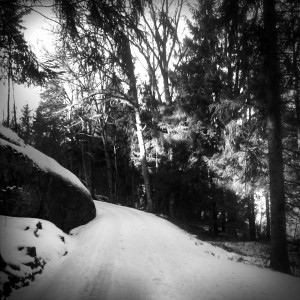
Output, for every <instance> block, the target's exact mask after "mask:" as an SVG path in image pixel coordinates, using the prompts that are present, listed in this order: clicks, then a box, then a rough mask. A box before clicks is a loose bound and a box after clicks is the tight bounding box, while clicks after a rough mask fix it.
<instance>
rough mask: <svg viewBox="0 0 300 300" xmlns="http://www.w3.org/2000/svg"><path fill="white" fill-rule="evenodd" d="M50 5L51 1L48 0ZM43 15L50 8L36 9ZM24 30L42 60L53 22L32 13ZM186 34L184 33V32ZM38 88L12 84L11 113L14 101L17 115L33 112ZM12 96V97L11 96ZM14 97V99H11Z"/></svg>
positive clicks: (2, 98)
mask: <svg viewBox="0 0 300 300" xmlns="http://www.w3.org/2000/svg"><path fill="white" fill-rule="evenodd" d="M48 1H49V2H50V3H51V0H48ZM194 2H195V0H187V1H186V3H189V4H192V3H194ZM43 4H45V2H43ZM36 9H37V10H38V11H39V12H40V13H42V14H43V15H45V16H47V17H50V18H53V17H54V16H53V14H52V11H51V8H49V7H42V8H36ZM182 15H185V16H188V15H190V13H189V9H188V7H187V6H185V7H184V9H183V11H182ZM22 25H23V26H24V27H25V28H26V30H25V32H24V35H25V39H26V41H27V42H28V44H29V45H30V46H31V48H32V50H33V51H34V52H35V53H36V55H37V56H38V58H40V59H41V58H42V57H41V54H42V49H43V47H46V48H47V49H48V50H51V48H52V44H53V39H52V36H51V33H50V32H49V30H50V28H51V26H53V25H55V23H54V22H51V21H50V20H48V19H46V18H45V17H43V16H42V15H41V14H39V13H37V12H34V11H33V12H32V13H30V14H29V15H27V16H25V17H24V23H23V24H22ZM185 34H186V31H185ZM7 92H8V90H7V82H5V83H0V121H1V120H2V119H3V114H4V115H5V118H6V114H7ZM40 93H41V88H40V87H34V86H30V87H26V86H23V85H21V86H20V85H17V84H14V93H12V92H11V101H10V108H11V111H12V108H13V101H14V99H15V103H16V107H17V115H18V116H20V115H21V109H22V107H23V106H24V105H25V104H26V103H28V104H29V107H30V109H31V110H35V109H36V108H37V107H38V104H39V101H40ZM12 94H13V95H12ZM13 96H14V97H13Z"/></svg>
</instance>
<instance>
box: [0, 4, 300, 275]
mask: <svg viewBox="0 0 300 300" xmlns="http://www.w3.org/2000/svg"><path fill="white" fill-rule="evenodd" d="M49 3H50V4H49ZM43 5H46V6H49V7H51V8H52V11H53V16H50V17H51V18H53V20H54V21H53V23H54V24H55V25H54V26H53V29H52V31H53V32H52V34H53V35H54V36H55V45H54V48H55V51H54V52H50V51H47V50H45V53H44V58H45V59H44V60H42V61H41V60H40V59H38V58H37V56H36V55H35V53H34V52H33V51H32V50H31V48H30V47H29V45H28V43H27V42H26V40H25V39H24V34H23V29H24V28H23V27H22V18H23V17H24V16H25V15H27V14H30V13H31V12H32V11H34V10H35V9H36V8H37V7H40V6H43ZM0 24H1V30H0V36H1V65H0V79H1V81H2V82H4V83H5V84H6V87H7V90H8V93H7V99H4V100H3V99H2V100H1V101H7V114H6V117H3V118H2V124H3V125H4V126H6V127H10V128H11V129H13V130H14V131H15V132H16V133H17V134H18V135H19V136H20V137H22V139H23V140H24V142H25V143H27V144H30V145H32V146H34V147H35V148H36V149H38V150H40V151H41V152H43V153H45V154H47V155H48V156H50V157H52V158H54V159H55V160H57V161H58V162H59V163H60V164H61V165H63V166H64V167H65V168H67V169H69V170H70V171H71V172H73V173H74V174H76V175H77V176H78V177H79V178H80V179H81V181H82V183H84V185H85V186H86V187H87V188H88V189H89V191H90V193H91V195H92V197H93V199H98V200H103V201H107V202H111V203H117V204H121V205H124V206H130V207H135V208H137V209H141V210H146V211H148V212H151V213H155V214H157V215H162V216H165V217H167V218H169V219H170V220H172V221H173V222H174V223H176V224H179V225H180V226H182V227H183V228H185V229H187V230H190V231H193V232H196V233H197V234H198V235H199V236H200V238H202V239H211V238H214V239H226V240H250V241H255V240H259V241H264V242H270V244H271V260H270V266H271V268H273V269H275V270H278V271H282V272H285V273H290V262H289V257H288V246H289V247H290V246H291V245H294V246H295V245H296V246H297V247H298V249H299V247H300V235H299V225H300V212H299V209H300V202H299V199H300V96H299V93H300V3H299V1H297V0H239V1H236V0H195V1H188V0H86V1H81V0H54V1H53V2H51V1H50V2H46V1H42V0H41V1H38V0H32V1H21V0H1V20H0ZM14 83H15V84H24V85H28V86H32V85H35V86H42V87H43V92H42V93H41V95H40V98H41V100H40V103H39V106H38V108H37V109H36V111H33V110H31V109H30V105H29V104H26V105H24V107H23V108H22V114H21V117H19V118H18V117H17V114H16V107H15V105H14V103H13V95H12V94H11V92H10V90H11V89H10V86H11V85H13V84H14ZM1 113H2V112H1ZM3 116H4V112H3ZM298 251H299V250H298Z"/></svg>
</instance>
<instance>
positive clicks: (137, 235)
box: [9, 202, 300, 300]
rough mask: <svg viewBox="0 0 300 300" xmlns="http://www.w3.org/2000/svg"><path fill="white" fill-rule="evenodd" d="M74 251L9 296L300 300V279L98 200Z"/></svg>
mask: <svg viewBox="0 0 300 300" xmlns="http://www.w3.org/2000/svg"><path fill="white" fill-rule="evenodd" d="M95 204H96V207H97V217H96V218H95V219H94V220H93V221H92V222H90V223H89V224H87V225H84V226H81V227H79V228H76V229H75V230H73V231H72V233H73V234H74V246H73V249H72V251H70V253H69V254H68V255H66V256H65V257H63V258H61V259H60V260H59V261H56V262H50V263H49V264H48V265H47V266H46V268H45V271H44V273H43V274H42V275H39V276H37V279H36V280H35V281H34V282H33V283H32V284H31V285H30V286H29V287H26V288H22V289H20V290H17V291H15V292H14V293H13V294H12V296H11V297H10V298H9V299H18V300H21V299H22V300H23V299H30V300H34V299H43V300H77V299H78V300H79V299H80V300H81V299H98V300H106V299H109V300H110V299H113V300H123V299H124V300H125V299H128V300H148V299H153V300H154V299H155V300H159V299H162V300H164V299H172V300H174V299H180V300H191V299H195V300H196V299H197V300H208V299H223V300H225V299H228V300H235V299H237V300H241V299H243V300H246V299H257V300H263V299H272V300H276V299H278V300H282V299H295V300H296V299H299V298H298V297H299V295H300V279H299V278H295V277H291V276H287V275H284V274H280V273H277V272H272V271H270V270H266V269H262V268H258V267H256V266H251V265H245V264H243V263H237V262H234V261H231V260H230V259H228V258H230V255H231V254H229V253H227V252H225V251H224V250H222V249H220V248H217V247H213V246H212V245H210V244H208V243H204V242H201V241H199V240H196V239H195V238H194V237H192V236H190V235H188V234H187V233H185V232H184V231H182V230H180V229H178V228H177V227H176V226H175V225H173V224H171V223H169V222H168V221H166V220H164V219H162V218H159V217H156V216H154V215H151V214H147V213H144V212H141V211H137V210H134V209H130V208H126V207H122V206H116V205H112V204H108V203H103V202H95Z"/></svg>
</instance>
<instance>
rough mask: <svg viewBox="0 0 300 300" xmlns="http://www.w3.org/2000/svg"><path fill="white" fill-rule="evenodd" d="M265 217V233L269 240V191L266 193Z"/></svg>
mask: <svg viewBox="0 0 300 300" xmlns="http://www.w3.org/2000/svg"><path fill="white" fill-rule="evenodd" d="M266 219H267V228H266V229H267V233H266V238H267V240H270V238H271V226H270V202H269V193H266Z"/></svg>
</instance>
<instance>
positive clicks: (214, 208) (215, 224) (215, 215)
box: [210, 201, 218, 236]
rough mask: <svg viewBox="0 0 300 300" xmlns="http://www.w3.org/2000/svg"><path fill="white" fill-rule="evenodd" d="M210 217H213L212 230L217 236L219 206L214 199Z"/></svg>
mask: <svg viewBox="0 0 300 300" xmlns="http://www.w3.org/2000/svg"><path fill="white" fill-rule="evenodd" d="M210 214H211V216H210V219H211V229H210V230H211V232H212V233H213V235H215V236H217V235H218V222H217V221H218V211H217V206H216V202H215V201H212V204H211V211H210Z"/></svg>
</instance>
